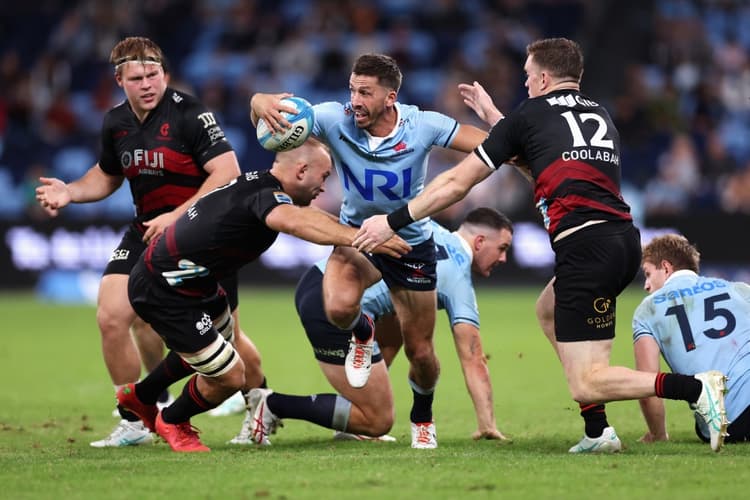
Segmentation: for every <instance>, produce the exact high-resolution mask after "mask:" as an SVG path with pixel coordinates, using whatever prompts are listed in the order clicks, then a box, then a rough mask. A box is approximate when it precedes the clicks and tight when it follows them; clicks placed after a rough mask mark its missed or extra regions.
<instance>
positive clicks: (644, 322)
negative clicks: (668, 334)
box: [632, 298, 654, 343]
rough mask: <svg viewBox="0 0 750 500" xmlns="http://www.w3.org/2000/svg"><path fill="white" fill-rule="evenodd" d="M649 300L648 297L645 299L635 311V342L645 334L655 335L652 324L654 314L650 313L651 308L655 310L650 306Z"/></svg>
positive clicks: (633, 324)
mask: <svg viewBox="0 0 750 500" xmlns="http://www.w3.org/2000/svg"><path fill="white" fill-rule="evenodd" d="M647 300H648V298H646V299H644V300H643V301H642V302H641V303H640V305H639V306H638V307H637V308H636V310H635V312H634V313H633V323H632V326H633V343H635V342H636V341H637V340H638V339H639V338H641V337H643V336H650V337H654V332H653V327H652V326H651V316H652V314H651V313H649V311H650V310H653V307H648V305H647V304H646V301H647Z"/></svg>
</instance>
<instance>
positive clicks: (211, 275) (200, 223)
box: [143, 171, 292, 295]
mask: <svg viewBox="0 0 750 500" xmlns="http://www.w3.org/2000/svg"><path fill="white" fill-rule="evenodd" d="M291 203H292V199H291V197H290V196H289V195H288V194H286V193H285V192H284V191H283V189H282V187H281V184H280V183H279V181H278V180H277V179H276V178H275V177H274V176H273V175H271V174H270V173H269V172H268V171H263V172H247V173H245V174H242V175H241V176H239V177H238V178H237V179H235V180H234V181H232V182H231V183H229V184H227V185H226V186H223V187H220V188H218V189H215V190H214V191H211V192H210V193H208V194H206V195H205V196H202V197H201V198H200V199H199V200H198V201H197V202H195V203H194V204H193V205H192V206H191V207H190V208H189V209H188V210H187V212H185V213H184V214H182V215H181V216H180V218H179V219H177V221H175V223H174V224H172V225H171V226H169V227H167V229H166V230H165V231H164V233H162V235H161V236H159V237H158V238H155V239H154V240H152V242H151V243H150V244H149V246H148V247H147V249H146V251H145V252H144V253H143V259H144V260H145V263H146V267H147V268H148V270H149V271H150V272H151V273H153V274H154V275H155V276H157V277H158V278H159V281H162V282H163V283H165V284H167V285H169V286H171V287H174V288H176V289H177V290H178V291H180V292H181V293H185V294H187V295H203V294H206V293H213V292H212V291H213V290H215V288H216V282H217V281H218V280H221V279H222V278H225V277H227V276H231V275H232V274H233V273H234V272H235V271H237V270H238V269H239V268H240V267H242V266H243V265H245V264H247V263H248V262H252V261H254V260H255V259H257V258H258V257H259V256H260V255H261V254H262V253H263V252H265V251H266V250H267V249H268V247H270V246H271V245H272V244H273V242H274V241H275V240H276V237H277V236H278V234H279V233H278V232H277V231H274V230H273V229H271V228H269V227H268V226H267V225H266V223H265V220H266V215H268V212H270V211H271V210H272V209H273V208H275V207H277V206H278V205H281V204H291Z"/></svg>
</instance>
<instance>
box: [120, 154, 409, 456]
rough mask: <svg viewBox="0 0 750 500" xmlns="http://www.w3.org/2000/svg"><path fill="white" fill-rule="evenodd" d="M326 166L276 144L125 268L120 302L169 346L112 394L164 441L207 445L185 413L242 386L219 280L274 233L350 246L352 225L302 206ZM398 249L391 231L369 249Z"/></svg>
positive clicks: (186, 446)
mask: <svg viewBox="0 0 750 500" xmlns="http://www.w3.org/2000/svg"><path fill="white" fill-rule="evenodd" d="M331 168H332V162H331V156H330V154H329V152H328V149H327V148H326V147H325V146H324V145H323V144H322V143H320V142H318V141H316V140H313V139H310V140H308V141H307V142H306V143H305V144H303V145H302V146H300V147H299V148H297V149H293V150H290V151H286V152H283V153H278V154H277V155H276V160H275V161H274V163H273V166H272V167H271V169H270V170H269V171H264V172H257V171H256V172H248V173H246V174H244V175H241V176H240V177H238V178H237V179H236V180H234V181H233V182H231V183H230V184H228V185H226V186H223V187H221V188H219V189H216V190H214V191H213V192H211V193H209V194H207V195H205V196H203V197H202V198H200V199H199V200H198V201H196V202H195V203H194V204H193V205H192V206H191V207H190V208H189V209H188V210H187V212H186V213H184V214H183V215H182V216H181V217H180V218H179V219H177V221H176V222H175V223H174V224H173V225H171V226H169V227H168V228H167V229H166V230H165V231H164V232H163V233H162V234H161V235H159V236H158V237H157V238H155V239H153V240H152V241H151V242H150V243H149V245H148V248H147V249H146V251H145V252H144V253H143V254H142V255H141V257H140V259H139V260H138V262H137V263H136V265H135V267H134V268H133V271H132V273H131V275H130V280H129V284H128V295H129V298H130V303H131V304H132V306H133V308H134V309H135V310H136V312H137V313H138V315H139V316H140V317H142V318H143V319H144V320H146V321H148V322H149V323H150V324H151V326H153V328H154V330H156V331H157V332H158V333H159V335H160V336H161V337H162V338H163V339H164V342H165V343H166V344H167V347H169V348H170V349H171V351H170V352H169V353H168V354H167V356H166V358H165V359H164V361H162V363H161V364H160V365H159V367H157V368H156V369H155V370H153V371H152V372H151V373H150V374H149V375H148V376H147V377H146V378H145V379H144V380H143V381H141V382H139V383H137V384H128V385H126V386H125V387H123V388H121V389H120V391H119V392H118V395H117V396H118V401H119V403H120V405H121V406H123V407H125V408H127V409H129V410H130V411H132V412H134V413H136V414H137V415H138V416H140V417H141V419H142V420H143V421H144V422H145V423H146V424H147V425H148V426H149V428H151V429H152V430H155V431H156V432H157V433H158V434H159V435H160V436H161V437H163V438H164V439H165V440H166V441H167V442H168V443H169V445H170V446H171V447H172V449H173V450H175V451H184V452H192V451H208V450H209V449H208V448H207V447H206V446H204V445H203V444H202V443H201V441H200V439H199V438H198V434H197V432H196V431H195V430H194V429H193V428H192V426H191V425H190V418H191V417H192V416H193V415H197V414H198V413H202V412H205V411H207V410H210V409H211V408H214V407H216V406H217V405H219V404H220V403H221V402H222V401H224V400H225V399H226V398H227V397H229V396H231V395H232V394H233V393H235V392H236V391H237V390H240V389H243V390H249V389H250V388H252V386H247V384H246V377H245V374H244V372H245V364H244V363H243V360H242V359H240V357H239V356H237V353H236V352H235V349H234V347H233V345H232V342H231V337H232V332H231V330H230V329H227V328H225V326H224V325H225V322H226V319H227V318H228V316H229V314H228V303H227V300H226V297H225V294H224V291H223V289H222V287H221V285H220V283H219V282H220V280H221V279H223V278H225V277H226V276H231V275H233V274H234V273H236V272H237V270H238V269H239V268H240V267H242V266H243V265H244V264H247V263H248V262H252V261H254V260H255V259H257V258H258V257H259V256H260V255H261V254H262V253H263V252H265V251H266V250H267V249H268V248H269V247H270V246H271V245H272V244H273V242H274V240H275V239H276V237H277V236H278V233H279V232H284V233H288V234H291V235H294V236H297V237H299V238H302V239H305V240H308V241H311V242H313V243H318V244H321V245H346V246H350V245H351V242H352V240H353V239H354V235H355V234H356V229H354V228H353V227H350V226H345V225H342V224H339V223H338V222H337V220H336V218H335V217H333V216H332V215H330V214H328V213H327V212H323V211H321V210H319V209H316V208H314V207H310V206H309V204H310V202H311V201H312V200H313V199H314V198H315V197H316V196H317V195H318V194H320V193H321V192H323V183H324V182H325V180H326V178H327V177H328V176H329V175H330V173H331ZM408 250H410V247H409V246H408V245H407V244H406V243H405V242H404V241H403V240H402V239H401V238H398V237H396V238H395V239H393V240H391V241H388V242H387V243H385V244H384V245H383V246H381V247H379V248H378V249H377V250H376V252H378V253H386V254H388V255H390V256H392V257H399V256H400V255H402V254H403V253H405V252H407V251H408ZM194 372H197V373H195V374H194V375H193V376H192V377H191V378H190V379H189V381H188V382H187V384H185V387H184V389H183V391H182V394H181V395H180V396H179V397H178V398H177V399H176V400H175V402H174V403H173V404H172V405H170V406H168V407H166V408H164V409H163V410H162V411H161V412H158V410H157V407H156V400H157V397H158V395H159V393H160V392H161V391H162V390H164V388H166V387H168V386H169V385H171V384H172V383H173V382H175V381H177V380H179V379H181V378H183V377H185V376H187V375H190V374H192V373H194Z"/></svg>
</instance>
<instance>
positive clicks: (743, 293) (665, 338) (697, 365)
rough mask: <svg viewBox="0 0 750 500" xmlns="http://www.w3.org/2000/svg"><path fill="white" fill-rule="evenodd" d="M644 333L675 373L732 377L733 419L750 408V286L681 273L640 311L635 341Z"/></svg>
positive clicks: (729, 410) (730, 403) (635, 318)
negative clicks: (711, 373) (719, 374)
mask: <svg viewBox="0 0 750 500" xmlns="http://www.w3.org/2000/svg"><path fill="white" fill-rule="evenodd" d="M644 335H650V336H652V337H653V338H654V339H655V340H656V343H657V344H658V345H659V349H661V352H662V355H663V356H664V359H665V360H666V362H667V364H668V365H669V367H670V368H671V369H672V371H673V372H675V373H682V374H685V375H695V374H696V373H700V372H704V371H708V370H719V371H721V372H723V373H724V374H725V375H727V377H728V378H729V381H728V384H727V389H728V393H727V395H726V407H727V418H729V420H730V421H732V420H734V419H735V418H737V417H738V416H739V415H740V414H741V413H742V412H743V411H745V408H747V407H748V406H750V286H749V285H747V284H745V283H738V282H729V281H725V280H723V279H719V278H709V277H705V276H698V275H697V274H695V273H694V272H692V271H687V270H680V271H676V272H675V273H673V274H672V275H671V276H670V277H669V278H668V279H667V281H666V282H665V284H664V286H663V287H662V288H660V289H659V290H657V291H656V292H654V293H652V294H651V295H649V296H648V297H646V298H645V299H643V301H642V302H641V304H640V305H639V306H638V308H637V309H636V310H635V314H634V316H633V341H636V340H638V339H639V338H640V337H642V336H644Z"/></svg>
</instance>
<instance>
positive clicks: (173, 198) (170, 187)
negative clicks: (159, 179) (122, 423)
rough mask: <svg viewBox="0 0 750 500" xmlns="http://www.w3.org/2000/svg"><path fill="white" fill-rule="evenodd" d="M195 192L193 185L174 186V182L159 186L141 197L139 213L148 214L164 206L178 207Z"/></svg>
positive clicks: (196, 190)
mask: <svg viewBox="0 0 750 500" xmlns="http://www.w3.org/2000/svg"><path fill="white" fill-rule="evenodd" d="M197 192H198V189H197V188H195V187H188V186H175V185H174V184H167V185H166V186H161V187H159V188H156V189H154V190H153V191H149V192H148V193H146V194H144V195H143V196H142V197H141V199H140V200H139V202H140V203H139V207H138V208H139V209H140V212H139V213H141V214H148V213H150V212H152V211H155V210H159V209H162V208H164V207H179V206H180V205H182V204H183V203H185V201H187V200H189V199H190V197H192V196H193V195H194V194H195V193H197Z"/></svg>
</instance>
